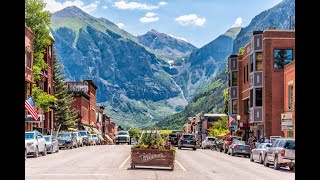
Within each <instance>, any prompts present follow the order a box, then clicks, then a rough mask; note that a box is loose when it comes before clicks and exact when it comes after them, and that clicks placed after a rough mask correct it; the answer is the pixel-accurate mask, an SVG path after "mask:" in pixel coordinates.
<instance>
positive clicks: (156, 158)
mask: <svg viewBox="0 0 320 180" xmlns="http://www.w3.org/2000/svg"><path fill="white" fill-rule="evenodd" d="M174 153H175V152H174V150H160V149H142V148H132V149H131V169H134V168H135V167H136V166H158V167H170V168H171V170H173V168H174V160H175V154H174Z"/></svg>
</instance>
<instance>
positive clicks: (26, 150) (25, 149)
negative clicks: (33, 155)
mask: <svg viewBox="0 0 320 180" xmlns="http://www.w3.org/2000/svg"><path fill="white" fill-rule="evenodd" d="M24 144H25V148H24V153H25V161H26V160H27V156H28V146H27V143H26V142H25V143H24Z"/></svg>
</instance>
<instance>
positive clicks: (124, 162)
mask: <svg viewBox="0 0 320 180" xmlns="http://www.w3.org/2000/svg"><path fill="white" fill-rule="evenodd" d="M130 157H131V156H129V157H127V159H126V160H124V161H123V163H122V164H121V165H120V166H119V169H121V168H122V167H123V166H124V165H125V164H126V163H127V161H128V160H129V159H130Z"/></svg>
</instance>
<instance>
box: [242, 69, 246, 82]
mask: <svg viewBox="0 0 320 180" xmlns="http://www.w3.org/2000/svg"><path fill="white" fill-rule="evenodd" d="M245 82H246V66H244V67H243V83H245Z"/></svg>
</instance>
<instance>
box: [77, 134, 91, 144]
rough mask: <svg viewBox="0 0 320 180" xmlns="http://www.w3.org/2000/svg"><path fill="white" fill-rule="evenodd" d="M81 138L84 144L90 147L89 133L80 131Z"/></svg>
mask: <svg viewBox="0 0 320 180" xmlns="http://www.w3.org/2000/svg"><path fill="white" fill-rule="evenodd" d="M79 133H80V135H81V137H82V144H83V145H86V146H88V145H89V142H88V134H89V133H88V131H79Z"/></svg>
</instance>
